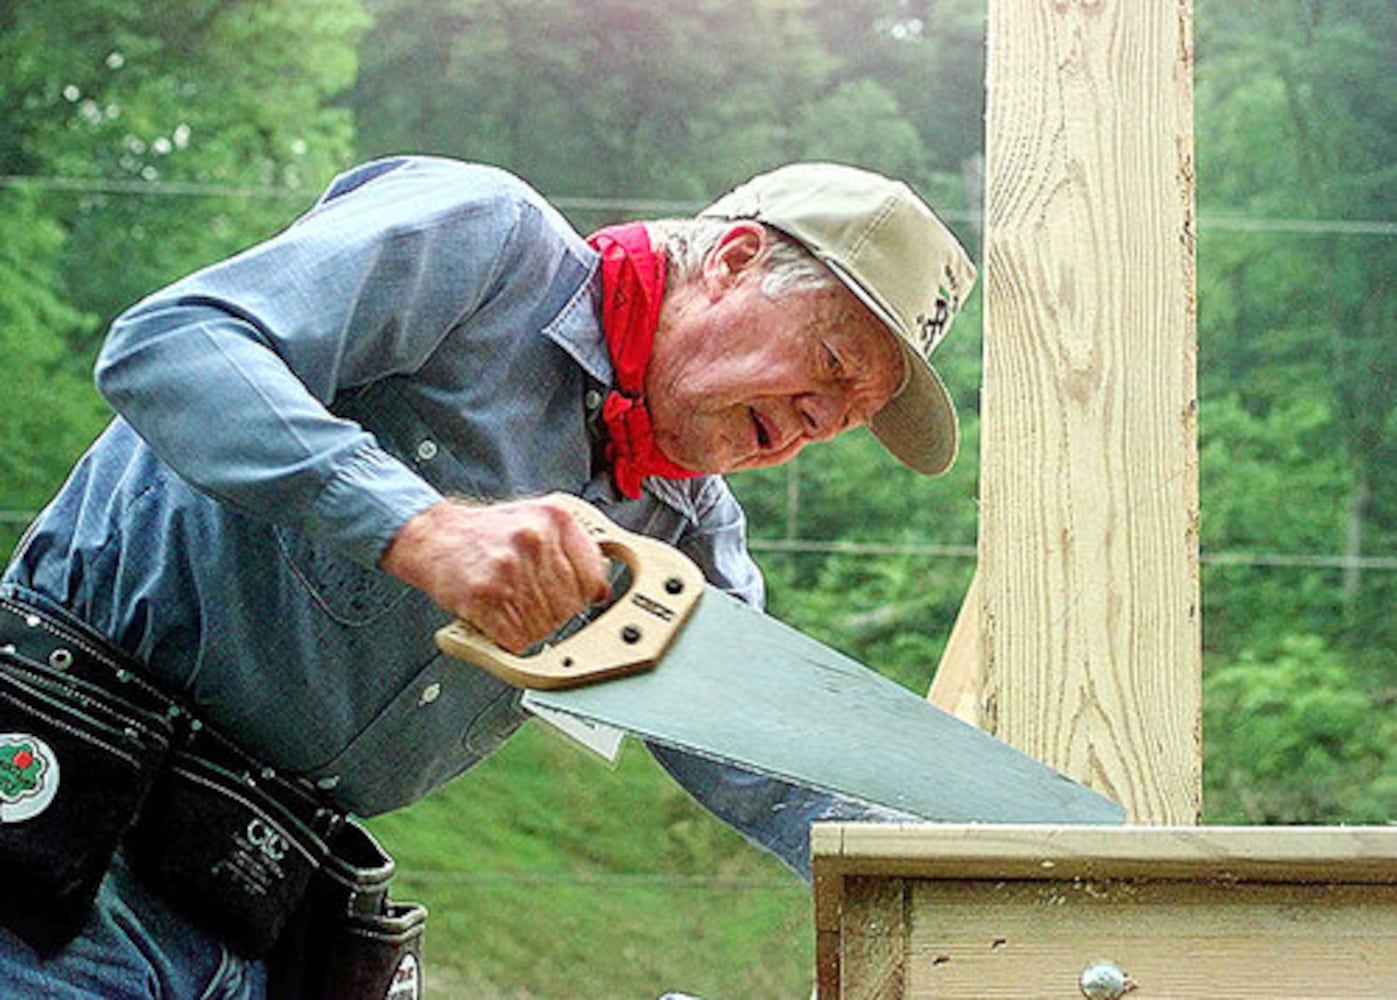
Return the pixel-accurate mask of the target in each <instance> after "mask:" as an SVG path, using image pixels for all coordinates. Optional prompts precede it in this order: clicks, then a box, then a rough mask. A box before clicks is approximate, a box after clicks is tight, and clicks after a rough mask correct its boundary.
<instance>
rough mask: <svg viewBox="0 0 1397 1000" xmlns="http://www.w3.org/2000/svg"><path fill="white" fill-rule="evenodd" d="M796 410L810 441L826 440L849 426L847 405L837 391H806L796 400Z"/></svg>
mask: <svg viewBox="0 0 1397 1000" xmlns="http://www.w3.org/2000/svg"><path fill="white" fill-rule="evenodd" d="M796 410H797V411H798V412H799V413H800V422H801V429H802V430H803V431H804V433H805V436H806V437H807V438H809V439H810V440H812V441H828V440H829V439H830V438H833V437H835V436H836V435H838V434H839V432H840V431H842V430H844V429H845V428H846V427H848V426H849V405H848V402H847V401H846V400H845V398H844V395H843V394H842V393H839V392H808V393H806V394H804V395H803V396H801V397H800V398H799V399H798V400H797V402H796Z"/></svg>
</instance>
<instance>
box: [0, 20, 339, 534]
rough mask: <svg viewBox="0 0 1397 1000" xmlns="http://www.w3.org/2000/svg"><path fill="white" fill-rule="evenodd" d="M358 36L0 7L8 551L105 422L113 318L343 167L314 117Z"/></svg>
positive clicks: (2, 415)
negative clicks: (101, 387)
mask: <svg viewBox="0 0 1397 1000" xmlns="http://www.w3.org/2000/svg"><path fill="white" fill-rule="evenodd" d="M366 25H367V19H366V17H365V16H364V14H363V12H362V11H361V10H360V9H359V7H358V5H357V4H356V3H355V2H354V0H256V2H253V0H241V2H237V0H235V2H227V3H218V4H211V3H183V2H174V0H170V2H156V3H151V2H149V0H144V2H137V0H95V2H94V0H42V2H41V0H15V2H10V3H7V4H5V5H4V6H3V7H0V107H2V108H3V112H2V113H3V116H4V117H3V127H0V175H3V176H6V177H16V178H29V179H31V180H30V181H29V182H28V183H22V182H19V181H16V182H14V183H11V184H7V185H6V186H3V187H0V231H3V232H4V233H5V240H4V245H3V246H0V347H3V348H4V350H5V356H6V359H7V364H8V365H9V366H10V368H9V370H11V371H14V372H19V373H22V375H21V377H20V378H18V379H12V380H10V381H9V382H7V385H6V391H5V392H4V393H3V394H0V427H2V428H3V434H4V447H3V448H0V512H6V514H5V517H4V519H3V520H0V547H3V550H4V551H5V552H6V553H8V551H9V547H10V545H11V544H12V543H13V541H14V539H15V537H16V535H17V531H18V528H19V526H20V522H21V521H22V520H23V515H24V513H26V512H32V511H33V510H35V509H36V508H37V507H38V506H39V505H40V504H41V503H42V502H43V501H44V500H45V499H47V497H48V495H49V494H50V493H52V491H53V490H54V488H56V486H57V485H58V483H59V482H60V481H61V480H62V478H63V475H64V474H65V472H66V470H67V467H68V466H69V465H70V464H71V462H72V460H73V459H74V458H75V457H76V455H77V454H78V452H79V451H80V450H81V449H82V447H83V446H84V445H85V443H86V442H87V441H88V440H90V439H91V437H92V436H93V435H94V434H95V433H96V431H97V429H98V428H99V427H100V425H101V422H102V421H103V419H104V418H105V414H106V411H105V408H104V407H103V406H102V405H101V404H100V403H99V402H98V400H97V397H96V395H95V393H93V391H92V388H91V382H90V378H89V370H90V366H91V361H92V355H93V353H94V351H95V350H96V346H97V343H98V341H99V339H100V337H101V335H102V332H103V330H104V329H105V327H106V324H107V322H108V321H109V320H110V319H111V317H112V316H113V315H115V313H117V312H118V311H119V310H121V309H122V308H124V307H125V306H126V305H128V304H130V303H131V302H132V301H134V300H135V299H136V298H138V297H139V296H141V295H143V294H145V293H146V292H149V291H151V290H153V289H154V288H156V287H158V286H159V285H161V284H163V283H165V282H167V281H169V280H171V279H173V278H175V277H177V276H179V275H181V274H184V273H187V272H189V271H192V270H194V269H195V268H196V267H198V266H200V265H202V264H205V263H207V262H209V261H211V260H213V259H216V258H218V257H221V256H224V255H226V254H228V253H231V252H233V251H235V250H237V249H239V248H241V247H243V246H246V245H247V244H249V243H251V242H253V241H254V240H256V239H258V238H261V237H263V236H265V235H267V234H268V233H269V232H271V231H272V230H273V229H274V228H275V227H277V226H279V225H282V224H284V223H285V222H286V221H287V219H288V218H289V217H290V215H291V214H292V212H293V210H295V209H297V208H299V207H302V206H304V205H305V204H306V203H307V202H308V201H309V199H310V198H311V197H313V192H314V191H315V190H316V188H317V187H318V185H319V184H320V183H321V182H323V181H324V180H325V179H326V178H327V177H328V176H329V175H330V174H331V173H332V172H333V171H334V170H336V169H338V168H340V167H342V166H343V165H344V163H345V161H346V160H347V159H348V157H349V155H350V147H351V139H352V121H351V117H350V115H349V113H348V112H347V111H345V110H344V109H342V108H333V107H329V106H328V103H329V98H330V97H332V96H333V95H334V94H336V93H338V92H339V91H341V90H343V89H344V88H345V87H347V86H348V85H349V84H350V82H351V81H352V79H353V76H354V71H355V63H356V51H355V46H356V43H357V41H358V38H359V35H360V33H361V32H362V31H363V29H364V28H365V27H366ZM54 179H57V181H60V182H62V184H61V185H60V184H49V183H48V182H50V181H52V180H54ZM172 185H176V187H174V188H173V190H175V191H188V190H195V191H198V190H203V189H204V188H205V186H214V187H215V188H216V187H219V186H233V187H241V188H253V189H264V188H274V189H282V190H285V191H286V192H287V193H288V195H287V197H285V198H280V199H278V198H266V197H241V196H235V195H229V196H220V197H215V198H207V197H197V198H195V197H187V196H185V197H181V196H171V195H170V192H171V190H172ZM179 185H183V186H179ZM10 512H13V513H10Z"/></svg>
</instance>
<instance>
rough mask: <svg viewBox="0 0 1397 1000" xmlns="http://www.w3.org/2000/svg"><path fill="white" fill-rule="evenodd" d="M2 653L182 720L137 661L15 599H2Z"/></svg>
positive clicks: (80, 628) (86, 631)
mask: <svg viewBox="0 0 1397 1000" xmlns="http://www.w3.org/2000/svg"><path fill="white" fill-rule="evenodd" d="M0 652H10V653H16V654H18V655H20V656H22V657H24V658H25V659H27V660H29V661H31V662H33V663H37V664H40V665H42V666H46V667H48V668H49V669H50V670H52V671H53V672H54V673H56V674H59V675H62V676H66V677H74V678H77V679H78V680H81V681H85V682H87V683H89V684H95V685H96V686H98V687H100V688H102V689H103V690H105V691H108V692H110V693H112V694H115V695H117V696H118V697H121V698H125V699H127V700H128V701H132V702H134V703H136V704H137V705H138V706H140V707H141V708H144V709H146V710H148V711H153V712H158V713H162V714H169V715H170V716H172V717H175V716H178V715H179V714H181V711H182V710H181V709H180V707H179V704H178V702H176V701H175V700H174V699H173V698H171V697H169V696H168V695H166V694H165V693H164V692H163V691H161V690H160V688H158V687H156V686H155V685H154V684H152V683H150V681H149V680H147V679H146V676H145V668H144V666H143V665H142V664H141V661H140V660H138V659H136V658H135V657H134V656H132V655H131V654H130V653H128V652H126V650H124V649H122V648H121V647H119V646H117V645H116V644H115V643H113V642H112V641H111V640H109V639H107V638H106V637H105V636H103V635H102V634H100V633H99V632H97V631H96V630H94V629H92V628H90V627H88V626H86V625H79V624H77V623H74V622H71V621H68V620H65V619H62V618H59V617H58V616H57V615H55V614H52V613H50V612H48V611H47V610H45V609H42V608H38V607H35V606H34V605H32V604H29V603H27V602H25V601H22V600H19V599H16V598H13V597H0Z"/></svg>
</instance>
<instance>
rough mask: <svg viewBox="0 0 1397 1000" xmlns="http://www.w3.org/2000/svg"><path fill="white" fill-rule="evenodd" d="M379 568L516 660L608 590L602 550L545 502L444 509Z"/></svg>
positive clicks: (559, 508)
mask: <svg viewBox="0 0 1397 1000" xmlns="http://www.w3.org/2000/svg"><path fill="white" fill-rule="evenodd" d="M382 565H383V566H384V568H385V569H387V570H388V571H389V572H391V573H394V574H395V575H397V576H398V577H400V578H401V579H404V580H406V581H407V582H409V583H411V584H413V585H414V586H417V587H419V588H421V589H422V590H424V591H426V592H427V593H428V594H429V595H431V596H432V597H433V598H434V599H435V600H436V601H437V603H438V604H440V605H441V606H442V607H443V608H446V609H447V610H448V611H450V612H451V613H452V614H455V615H456V616H457V617H459V618H462V619H464V620H465V621H467V622H469V623H470V624H471V625H472V626H474V627H475V628H476V629H478V630H479V631H480V632H482V633H483V634H484V635H485V636H486V637H488V638H489V639H491V640H493V641H494V642H496V643H498V644H499V645H500V646H502V647H504V648H505V649H507V650H509V651H511V652H514V653H518V652H520V651H522V650H524V649H526V648H527V647H528V646H529V645H531V644H532V643H534V642H537V641H538V640H540V639H544V638H547V637H548V636H549V635H551V634H552V633H553V632H555V631H557V629H558V628H559V627H560V626H561V625H563V624H564V623H565V622H567V621H568V620H569V619H571V618H572V617H574V616H575V615H577V614H579V613H580V612H582V611H583V610H585V609H586V608H587V607H588V606H589V605H591V604H594V603H596V602H598V601H601V600H604V599H605V598H606V597H607V595H608V594H609V592H610V586H609V584H608V580H607V577H608V570H609V564H608V562H607V560H606V557H605V556H604V555H603V554H602V551H601V548H600V546H599V545H598V544H597V543H596V541H595V540H594V539H593V538H592V537H591V536H590V535H589V534H588V533H587V531H586V529H585V528H583V527H582V525H581V524H579V523H578V522H577V520H576V519H575V518H574V517H573V516H572V514H571V513H570V512H569V510H568V508H567V507H566V506H565V505H563V504H560V503H558V502H556V501H553V500H550V498H548V497H543V498H541V499H536V500H522V501H515V502H507V503H501V504H494V505H486V506H475V505H465V504H458V503H454V502H442V503H440V504H438V505H436V506H435V507H432V508H430V509H429V510H428V511H426V512H424V514H422V515H419V516H418V517H417V518H414V519H413V520H411V521H409V522H408V524H407V525H405V526H404V528H403V530H402V531H400V533H399V535H398V536H397V537H396V538H395V539H394V542H393V544H392V545H391V546H390V548H389V550H388V551H387V552H386V553H385V556H384V558H383V560H382Z"/></svg>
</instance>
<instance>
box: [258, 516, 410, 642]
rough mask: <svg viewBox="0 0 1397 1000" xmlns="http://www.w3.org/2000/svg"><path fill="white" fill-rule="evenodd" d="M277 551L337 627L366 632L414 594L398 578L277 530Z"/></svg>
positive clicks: (308, 539)
mask: <svg viewBox="0 0 1397 1000" xmlns="http://www.w3.org/2000/svg"><path fill="white" fill-rule="evenodd" d="M275 534H276V542H277V548H278V550H279V551H280V553H281V556H282V559H283V560H285V562H286V564H287V566H288V567H289V568H290V570H291V573H292V575H293V576H295V578H296V579H297V580H298V581H299V582H300V583H301V585H302V586H303V587H304V588H305V589H306V593H307V594H308V595H309V596H310V599H311V601H312V602H313V603H314V604H315V606H316V607H318V608H319V609H320V610H321V611H322V612H324V614H325V615H327V616H328V617H329V618H330V619H331V620H332V621H333V622H335V624H337V625H343V626H345V627H348V628H364V627H366V626H369V625H372V624H374V623H375V622H377V621H379V620H380V619H382V618H383V617H384V616H386V615H388V614H391V613H392V612H393V611H394V610H396V609H397V608H398V607H399V606H400V605H401V604H402V603H403V602H404V601H405V600H407V598H408V596H409V594H411V593H412V588H411V587H409V586H408V585H407V584H405V583H403V582H401V581H400V580H398V579H396V578H395V577H392V576H390V575H389V574H387V573H385V572H383V571H382V570H380V569H374V568H371V567H367V566H361V565H360V564H359V563H357V562H355V561H354V560H352V559H349V558H347V557H345V556H342V555H339V554H338V553H336V552H333V551H331V550H330V549H329V548H327V547H326V546H324V545H321V544H319V543H318V542H316V541H314V540H313V539H311V538H308V537H307V536H306V535H304V534H302V533H300V532H298V531H292V530H291V529H289V528H282V527H280V526H278V527H277V528H276V529H275Z"/></svg>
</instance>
